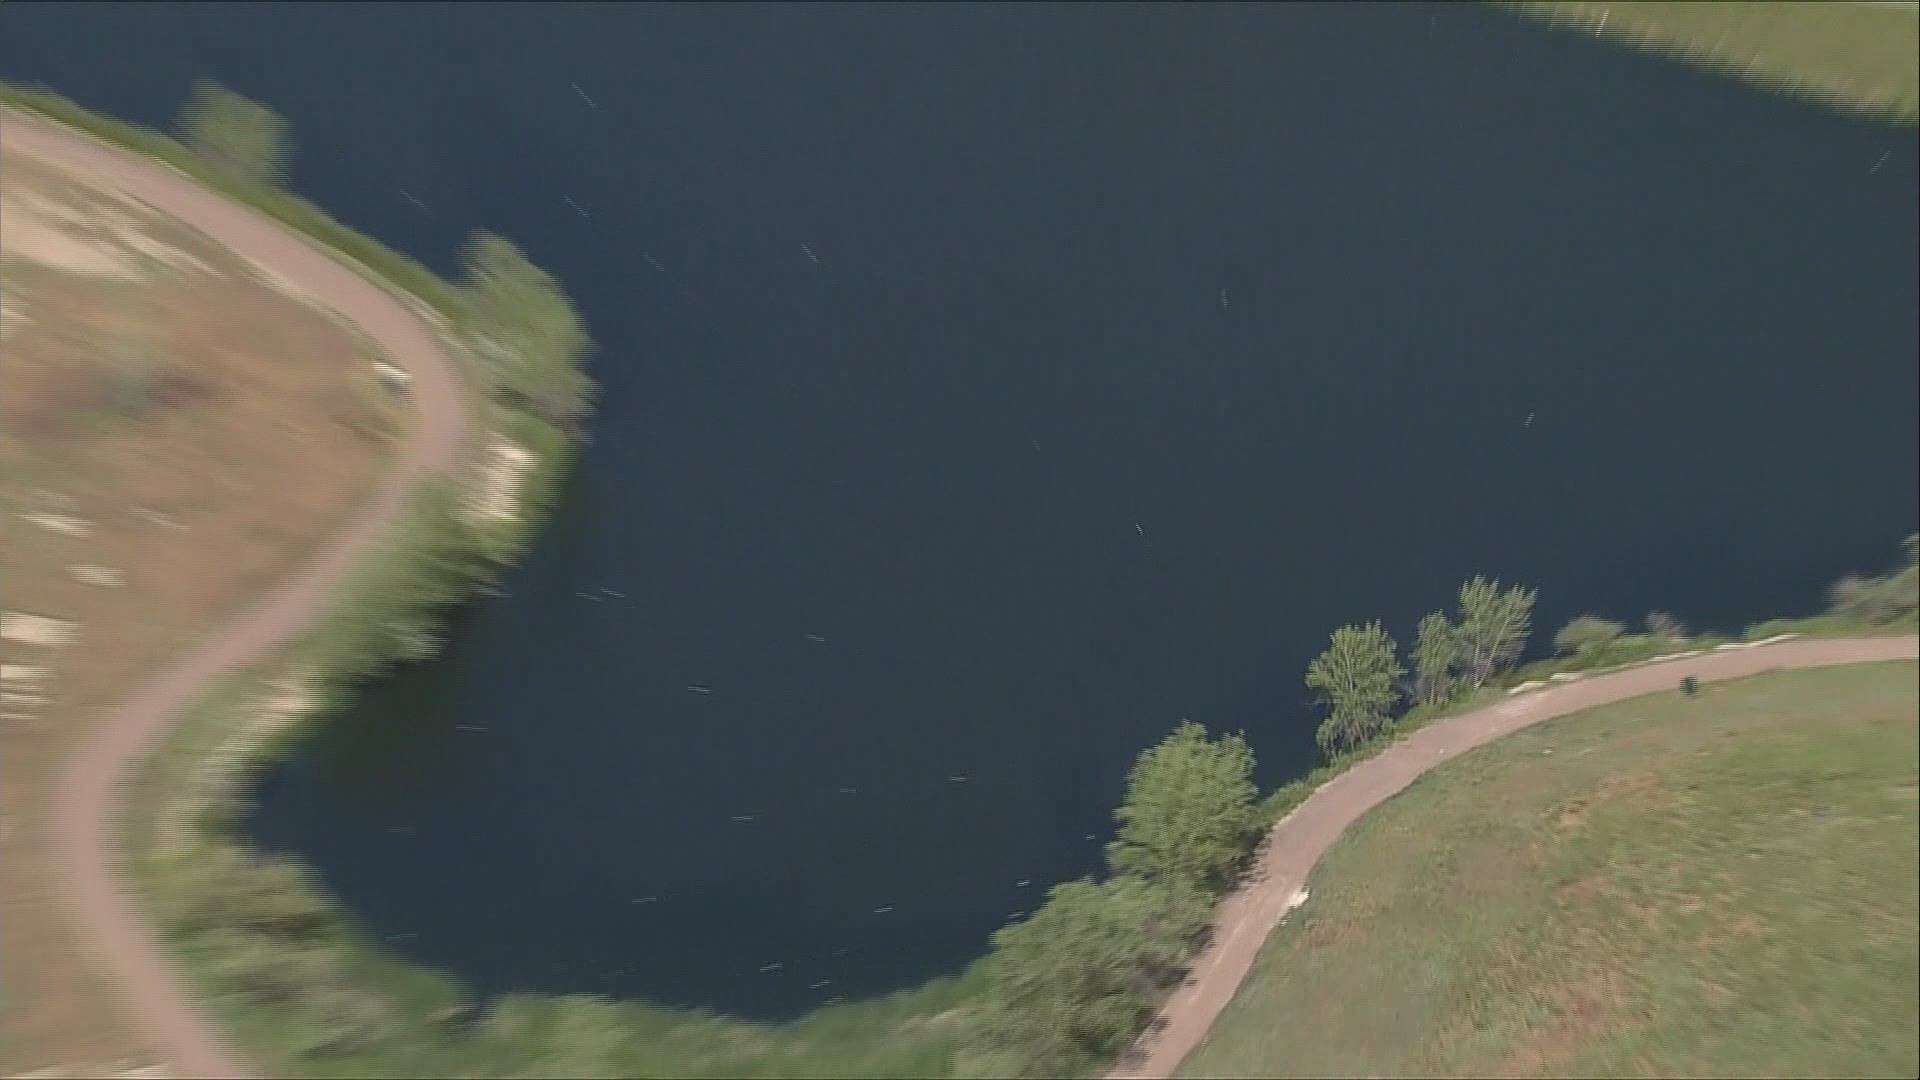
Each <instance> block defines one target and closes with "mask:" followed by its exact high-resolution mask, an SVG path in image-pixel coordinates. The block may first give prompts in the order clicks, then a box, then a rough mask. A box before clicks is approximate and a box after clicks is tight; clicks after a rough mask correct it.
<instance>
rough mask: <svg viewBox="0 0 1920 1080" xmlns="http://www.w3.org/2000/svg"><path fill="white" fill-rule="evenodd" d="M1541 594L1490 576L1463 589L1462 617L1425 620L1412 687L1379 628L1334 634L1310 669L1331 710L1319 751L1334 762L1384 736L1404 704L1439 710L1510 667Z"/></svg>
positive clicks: (1310, 681)
mask: <svg viewBox="0 0 1920 1080" xmlns="http://www.w3.org/2000/svg"><path fill="white" fill-rule="evenodd" d="M1535 595H1536V590H1533V589H1523V588H1520V587H1518V586H1515V587H1513V588H1510V589H1504V590H1503V589H1502V588H1501V587H1500V583H1499V582H1498V581H1489V580H1487V579H1486V578H1484V577H1475V578H1474V579H1473V580H1471V581H1468V582H1467V583H1466V584H1464V585H1462V586H1460V596H1459V612H1458V614H1457V615H1456V617H1454V618H1451V619H1450V618H1448V617H1447V616H1446V615H1445V614H1443V613H1441V612H1438V611H1436V612H1433V613H1431V614H1429V615H1427V616H1426V617H1425V618H1423V619H1421V620H1420V626H1419V629H1418V630H1417V631H1416V636H1415V639H1414V644H1413V655H1412V661H1413V672H1412V679H1411V681H1410V682H1409V681H1408V678H1407V675H1408V673H1407V670H1406V668H1404V667H1403V666H1401V663H1400V656H1399V647H1398V646H1397V645H1396V644H1395V642H1394V640H1393V638H1392V636H1391V635H1389V634H1388V633H1387V632H1386V630H1385V629H1383V628H1382V627H1381V625H1380V623H1379V622H1377V621H1375V622H1370V623H1367V624H1366V625H1364V626H1343V627H1341V628H1340V629H1338V630H1335V631H1334V632H1333V638H1332V641H1331V642H1330V643H1329V644H1328V646H1327V648H1326V651H1324V652H1322V653H1321V654H1320V655H1319V656H1316V657H1314V659H1313V661H1312V662H1311V663H1309V664H1308V665H1307V687H1308V689H1310V690H1312V691H1314V693H1315V695H1316V696H1317V697H1318V698H1319V700H1320V701H1322V702H1323V703H1324V704H1325V705H1326V706H1327V717H1326V719H1325V720H1324V721H1322V722H1321V724H1320V727H1319V729H1318V730H1317V731H1316V732H1315V733H1314V739H1315V741H1316V742H1318V743H1319V745H1320V749H1321V751H1322V752H1323V753H1325V754H1326V755H1327V756H1329V757H1333V756H1336V755H1338V754H1342V753H1345V752H1347V751H1349V750H1352V749H1354V748H1355V747H1357V746H1361V745H1363V744H1365V743H1368V742H1371V741H1372V740H1374V739H1377V738H1379V737H1380V736H1381V735H1383V734H1385V733H1386V731H1387V729H1388V727H1390V726H1391V725H1392V723H1393V711H1394V709H1395V708H1396V707H1397V706H1398V705H1399V704H1400V703H1401V702H1402V701H1403V700H1406V699H1411V700H1412V701H1413V703H1415V704H1417V705H1435V704H1438V703H1440V702H1443V701H1446V700H1448V699H1450V698H1451V697H1453V696H1454V695H1456V694H1459V693H1461V692H1464V691H1472V690H1477V689H1479V688H1480V687H1482V686H1485V685H1486V684H1487V682H1488V681H1490V680H1491V679H1493V678H1495V677H1496V676H1498V675H1499V674H1501V673H1502V672H1504V671H1506V670H1507V669H1508V668H1511V667H1512V666H1513V665H1514V663H1515V662H1516V661H1517V660H1519V658H1520V653H1521V652H1522V650H1524V649H1525V648H1526V645H1527V637H1528V635H1529V634H1530V633H1531V632H1532V628H1533V603H1534V598H1535Z"/></svg>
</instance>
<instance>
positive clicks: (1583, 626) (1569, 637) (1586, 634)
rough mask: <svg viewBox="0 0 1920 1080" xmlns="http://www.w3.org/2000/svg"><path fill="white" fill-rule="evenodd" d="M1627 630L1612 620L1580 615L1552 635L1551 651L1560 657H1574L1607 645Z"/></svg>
mask: <svg viewBox="0 0 1920 1080" xmlns="http://www.w3.org/2000/svg"><path fill="white" fill-rule="evenodd" d="M1626 632H1627V628H1626V627H1624V626H1622V625H1620V624H1619V623H1617V622H1614V621H1613V620H1612V619H1602V618H1600V617H1599V616H1598V615H1582V616H1580V617H1578V618H1576V619H1573V620H1570V621H1569V622H1568V623H1567V625H1565V626H1563V627H1561V628H1560V632H1559V633H1557V634H1555V635H1553V651H1554V652H1555V653H1557V654H1558V655H1561V656H1576V655H1578V654H1580V653H1583V652H1586V651H1587V650H1589V649H1597V648H1600V647H1601V646H1603V645H1606V644H1608V643H1609V642H1611V641H1613V640H1614V639H1615V638H1617V637H1619V636H1620V635H1621V634H1624V633H1626Z"/></svg>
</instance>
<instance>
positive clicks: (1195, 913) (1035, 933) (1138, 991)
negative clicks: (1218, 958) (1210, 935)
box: [965, 875, 1213, 1076]
mask: <svg viewBox="0 0 1920 1080" xmlns="http://www.w3.org/2000/svg"><path fill="white" fill-rule="evenodd" d="M1212 913H1213V907H1212V902H1211V900H1210V898H1209V897H1208V896H1207V894H1206V893H1204V892H1202V891H1200V890H1198V889H1194V888H1192V887H1189V886H1186V885H1183V884H1177V883H1173V882H1168V881H1148V880H1145V879H1143V878H1138V877H1134V876H1131V875H1124V876H1121V877H1117V878H1113V879H1111V880H1109V881H1106V882H1103V883H1101V884H1098V885H1096V884H1094V883H1092V882H1090V881H1086V880H1081V881H1071V882H1068V883H1066V884H1064V885H1060V886H1057V887H1055V888H1054V889H1053V890H1052V891H1051V892H1050V893H1048V895H1047V901H1046V903H1045V904H1044V905H1042V906H1041V908H1040V910H1039V911H1036V912H1035V913H1034V915H1033V917H1032V918H1030V919H1028V920H1027V921H1025V922H1020V923H1015V924H1013V925H1011V926H1008V927H1006V928H1005V929H1003V930H1001V931H1000V932H999V933H997V934H995V935H994V937H993V945H994V947H993V953H992V955H991V956H989V957H988V959H987V972H988V977H989V979H990V980H991V988H992V989H991V991H990V998H989V1004H988V1005H987V1007H986V1008H985V1009H984V1010H983V1012H982V1014H981V1016H980V1017H979V1019H978V1021H977V1023H978V1031H977V1038H976V1039H975V1040H974V1043H975V1051H976V1052H977V1053H978V1054H979V1055H980V1056H979V1057H978V1058H976V1059H975V1060H973V1061H972V1062H971V1063H970V1065H968V1066H966V1067H965V1068H966V1071H969V1072H972V1071H976V1070H978V1071H982V1072H990V1073H993V1074H996V1075H1009V1076H1065V1075H1069V1074H1075V1073H1079V1072H1083V1071H1085V1070H1086V1069H1087V1068H1088V1067H1089V1066H1091V1065H1094V1064H1096V1063H1100V1062H1104V1061H1106V1060H1107V1059H1109V1058H1110V1057H1111V1056H1112V1055H1114V1054H1116V1053H1118V1052H1119V1051H1120V1050H1122V1049H1124V1048H1125V1046H1126V1044H1127V1043H1128V1042H1129V1041H1130V1040H1132V1039H1133V1037H1134V1036H1135V1035H1136V1034H1137V1033H1138V1032H1139V1030H1140V1028H1141V1026H1142V1025H1143V1024H1144V1023H1145V1022H1146V1020H1147V1018H1148V1017H1149V1016H1151V1015H1152V1012H1153V1010H1154V1008H1155V1007H1156V1005H1157V1004H1158V1003H1159V1000H1160V997H1161V995H1162V994H1163V993H1164V992H1165V991H1166V990H1167V988H1168V987H1171V986H1173V985H1174V984H1175V983H1177V982H1178V981H1179V979H1180V977H1181V975H1182V974H1183V973H1184V971H1185V964H1186V962H1187V960H1188V958H1189V957H1191V956H1192V954H1193V951H1194V949H1195V948H1196V947H1197V946H1198V945H1199V943H1200V941H1201V939H1202V936H1203V935H1204V933H1205V931H1206V927H1207V923H1208V920H1209V919H1210V918H1211V916H1212Z"/></svg>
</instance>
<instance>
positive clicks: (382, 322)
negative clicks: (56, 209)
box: [0, 110, 470, 1077]
mask: <svg viewBox="0 0 1920 1080" xmlns="http://www.w3.org/2000/svg"><path fill="white" fill-rule="evenodd" d="M0 139H4V141H5V144H6V146H7V148H8V149H9V150H17V151H21V152H23V153H27V154H30V155H32V156H34V157H36V158H40V159H43V160H45V161H47V162H50V163H52V164H54V165H57V166H59V167H61V168H63V169H66V170H68V171H70V172H72V173H75V174H76V175H79V176H81V177H84V178H86V179H87V180H89V181H91V182H93V183H97V184H100V185H101V186H103V187H107V188H110V189H113V190H116V191H119V192H121V193H124V194H126V195H130V196H132V197H134V198H137V199H139V200H141V201H143V202H145V203H147V204H149V205H151V206H153V207H154V208H156V209H158V210H161V211H163V212H165V213H168V214H171V215H173V216H174V217H176V218H179V219H180V220H181V221H184V222H186V223H187V224H189V225H192V226H193V227H194V228H197V229H199V230H200V231H202V232H204V233H206V234H207V235H208V236H210V237H212V238H213V239H214V240H215V241H217V242H219V243H221V244H224V245H225V246H226V247H228V248H229V249H231V250H232V251H234V252H235V253H236V254H239V255H241V256H242V257H244V258H247V259H250V260H252V261H253V262H255V263H258V264H259V265H261V266H262V267H265V268H267V269H268V270H270V271H271V272H272V273H273V274H274V275H275V276H277V277H278V278H280V279H282V282H283V283H284V284H285V285H286V286H290V287H292V288H294V289H297V290H298V291H299V292H301V293H303V294H305V295H306V296H307V297H309V298H311V299H315V300H318V301H320V302H322V303H324V304H327V305H330V306H331V307H333V308H334V309H335V310H336V311H338V312H339V313H341V314H342V315H344V316H346V317H347V318H349V319H351V320H352V321H353V322H355V323H357V324H358V325H359V326H360V328H361V329H362V330H364V331H365V332H366V333H367V334H368V335H369V336H370V337H372V338H373V339H374V340H375V341H377V342H379V343H380V345H381V346H382V347H383V348H384V349H385V350H386V351H387V354H388V356H389V358H390V359H391V360H392V361H393V362H394V363H395V364H397V365H399V366H400V367H402V368H403V369H405V370H406V371H408V372H409V373H411V374H412V376H413V383H412V397H413V401H414V404H415V410H414V412H413V414H412V417H411V420H412V423H411V428H410V430H409V431H408V432H407V436H406V441H405V444H404V446H403V447H402V449H401V451H400V455H399V460H398V463H397V464H396V466H395V467H394V469H393V471H392V473H391V474H390V475H389V476H388V477H387V478H386V479H385V480H384V481H383V482H382V483H381V485H380V487H379V488H378V489H377V491H376V492H375V494H374V496H373V497H372V499H371V500H370V501H369V502H368V503H367V504H366V505H365V506H364V507H362V508H361V509H360V511H359V512H358V513H356V514H355V516H354V517H353V519H352V520H351V521H350V522H349V523H348V524H347V525H346V527H345V528H344V529H342V530H341V531H340V532H339V533H338V534H337V535H335V536H334V537H333V538H332V539H331V540H329V541H328V542H327V544H326V546H325V547H324V548H323V549H322V550H320V551H319V552H317V553H316V554H315V555H313V556H312V557H311V558H310V559H309V561H308V562H307V563H306V564H305V565H304V566H302V567H301V568H300V569H299V570H298V571H297V572H296V573H295V574H294V575H293V577H292V578H290V579H289V580H287V581H285V582H283V583H282V584H280V585H279V586H277V587H276V588H275V589H274V590H272V591H271V592H269V593H268V594H267V595H266V596H265V597H263V598H261V599H260V600H259V601H258V602H257V603H256V604H255V606H254V607H252V608H251V609H250V610H248V611H246V612H244V613H243V614H241V615H240V616H239V617H238V618H236V619H234V620H233V621H232V622H230V623H229V624H227V625H226V626H225V627H223V628H221V629H218V630H215V631H214V632H212V633H211V634H209V635H208V636H207V637H205V638H204V639H203V640H201V641H200V642H199V643H197V644H195V645H193V646H191V647H190V648H189V650H188V651H187V653H186V655H185V656H183V657H181V658H180V659H177V660H175V661H174V662H172V663H171V664H169V665H168V666H167V667H166V668H165V669H163V670H162V671H161V672H159V674H157V675H156V676H154V677H153V678H152V679H151V680H150V681H148V682H147V683H146V685H144V686H142V687H140V688H139V690H137V691H136V692H135V693H134V695H133V696H132V697H131V698H130V699H128V700H127V701H126V702H125V703H124V704H122V705H120V706H119V707H118V708H115V709H113V710H111V711H110V712H109V713H108V714H107V715H106V716H105V717H104V718H102V720H101V722H100V723H99V724H98V726H97V727H96V728H95V729H94V730H93V731H91V732H90V733H89V734H88V736H87V738H86V740H85V742H84V743H83V744H82V745H81V746H80V747H79V748H78V750H77V752H76V753H75V755H74V757H73V758H72V759H71V760H70V761H69V762H68V765H67V769H66V772H65V773H64V775H63V776H62V777H61V782H60V785H59V788H58V792H57V794H56V796H55V799H56V804H55V807H54V814H53V820H54V823H55V824H54V836H53V847H54V851H55V853H56V866H57V869H58V872H59V876H60V882H59V884H60V886H61V887H62V888H63V889H64V890H65V891H66V893H67V897H66V899H67V907H68V909H69V910H70V911H71V913H72V916H73V920H74V923H73V925H74V932H75V934H76V935H77V937H78V938H79V944H80V947H81V949H82V951H83V953H84V954H86V955H88V957H89V958H90V959H92V960H93V961H95V962H96V963H97V964H98V965H99V966H100V968H101V970H102V971H103V972H104V973H105V974H106V975H108V976H109V977H110V982H111V984H112V985H113V986H114V987H115V989H116V990H117V991H118V992H119V993H118V1000H119V1004H120V1005H122V1006H123V1008H124V1010H125V1015H126V1017H127V1019H128V1021H129V1023H130V1024H131V1025H132V1026H133V1027H134V1028H135V1029H136V1030H137V1031H138V1032H139V1033H140V1034H141V1035H142V1036H144V1037H145V1038H146V1039H147V1040H148V1041H150V1042H151V1043H152V1044H153V1048H154V1050H155V1051H156V1052H158V1053H159V1054H160V1055H161V1056H162V1057H164V1058H165V1059H166V1062H167V1064H168V1065H169V1066H170V1067H171V1068H172V1070H173V1073H174V1075H176V1076H194V1077H240V1076H246V1075H248V1074H249V1070H248V1069H247V1068H246V1066H245V1065H244V1064H243V1063H242V1062H241V1061H240V1060H239V1059H238V1058H237V1057H236V1056H235V1055H234V1054H233V1053H232V1052H231V1051H230V1050H229V1049H228V1047H227V1046H226V1045H225V1043H224V1040H223V1038H222V1036H221V1035H220V1034H219V1033H218V1032H217V1031H216V1030H215V1029H214V1027H213V1026H212V1025H211V1024H209V1022H208V1021H207V1020H206V1019H205V1018H204V1017H203V1016H202V1015H201V1013H200V1012H199V1010H197V1009H196V1008H195V1007H194V1005H193V1004H192V1003H191V999H190V995H189V992H188V990H187V988H186V987H185V985H184V983H183V982H182V980H181V979H180V978H179V977H178V976H177V974H176V973H175V971H174V968H173V965H172V964H171V963H170V962H169V960H168V959H167V957H166V955H165V954H164V953H163V952H162V950H161V948H160V944H159V941H158V939H157V937H156V936H155V934H154V932H153V929H152V928H151V927H150V926H148V925H147V923H146V921H145V919H144V918H143V917H142V914H141V910H140V906H139V903H138V902H137V900H136V898H135V896H134V893H133V890H132V889H131V887H130V886H129V884H128V883H127V881H126V880H125V878H124V877H123V876H122V874H121V873H120V870H119V868H118V867H117V865H116V864H117V862H118V861H119V860H118V857H117V856H116V854H115V848H116V846H117V837H116V836H115V832H114V828H113V823H114V822H115V821H116V820H117V818H118V815H119V812H120V806H119V795H120V789H121V787H122V785H124V784H125V783H127V781H128V780H129V778H130V774H131V771H132V768H133V766H134V765H135V763H137V762H138V761H139V760H140V759H141V758H142V757H143V756H144V755H145V754H147V753H148V752H149V751H150V750H152V749H153V747H154V746H155V745H156V743H157V742H158V741H159V740H160V738H161V737H162V736H163V735H164V734H165V733H166V731H167V729H168V727H169V726H170V725H172V724H173V723H174V722H175V721H176V720H177V719H178V718H179V717H180V715H181V712H182V710H183V709H184V708H185V707H186V706H188V705H190V704H192V703H193V702H194V701H195V700H196V699H197V698H198V697H199V696H200V695H201V694H202V693H204V692H205V691H206V690H208V689H209V688H210V686H211V684H212V683H213V682H214V681H215V680H217V679H219V678H220V677H221V676H223V675H227V674H229V673H231V672H234V671H236V670H238V669H239V668H241V667H243V666H244V665H246V664H248V663H250V662H252V661H254V660H257V659H260V658H261V657H263V656H265V655H266V654H267V653H268V652H269V651H270V650H272V649H273V648H274V647H276V646H278V645H280V644H282V643H284V642H286V641H287V640H289V639H290V638H292V637H294V636H295V635H296V634H298V633H299V632H300V631H302V630H304V629H306V628H307V627H309V626H311V625H312V624H313V623H314V622H315V620H316V619H317V618H318V616H319V615H320V614H321V613H322V611H324V610H325V608H326V606H327V604H328V601H329V600H330V599H331V597H332V595H333V592H334V589H335V587H336V586H337V585H338V584H339V583H340V582H341V580H342V579H343V578H344V577H345V576H346V575H347V573H348V572H349V571H350V570H351V569H352V568H353V567H354V566H355V565H356V564H358V563H359V562H360V561H361V559H362V558H363V557H364V556H366V555H367V554H368V553H369V552H370V551H371V550H372V549H373V548H374V547H375V546H376V545H377V544H379V543H380V541H381V540H382V539H383V538H384V537H385V536H386V535H387V533H388V532H389V531H390V530H391V528H392V526H393V525H394V523H395V521H396V519H397V518H398V517H399V516H400V514H401V512H402V511H403V510H404V509H405V506H406V502H407V497H408V496H409V495H410V494H411V493H412V492H413V491H414V489H415V488H416V487H417V486H418V485H419V484H420V482H421V481H422V480H424V479H426V478H428V477H429V476H431V475H433V474H434V473H437V472H440V471H443V470H445V469H446V468H447V467H448V466H450V465H451V464H452V463H453V461H454V459H455V456H456V454H457V453H458V451H459V448H460V445H461V442H462V440H463V439H464V438H465V436H466V433H467V429H468V425H469V423H470V417H469V415H468V408H467V406H468V402H467V399H466V390H465V388H464V386H463V384H462V383H461V382H460V381H459V379H458V377H457V376H456V374H455V371H454V366H453V362H452V361H451V360H450V359H449V357H448V356H447V355H446V353H445V352H444V351H443V350H442V349H441V347H440V344H439V340H438V338H437V337H436V335H435V332H434V330H433V329H432V328H431V327H430V326H429V325H427V323H426V322H424V321H423V320H422V318H421V317H420V316H419V315H417V314H415V313H413V312H412V311H409V310H408V308H407V307H406V306H405V305H404V304H403V303H402V302H400V301H399V300H398V299H396V298H395V297H394V296H392V295H391V294H389V293H387V292H386V291H384V290H383V289H381V288H380V287H379V286H377V285H374V284H373V283H372V282H370V281H368V280H367V279H365V278H363V277H361V276H360V275H358V274H357V273H355V272H354V271H352V270H350V269H348V268H347V267H346V266H344V265H343V264H341V263H339V262H336V261H335V260H334V259H333V258H332V257H330V256H328V255H326V254H325V253H323V252H322V251H320V250H319V249H317V248H315V247H313V246H312V245H311V244H310V243H309V242H308V241H306V240H305V239H303V238H301V237H300V236H298V235H297V234H295V233H293V232H292V231H290V230H288V229H287V228H285V227H284V226H282V225H280V224H279V223H278V222H275V221H273V220H271V219H269V218H267V217H265V216H264V215H261V214H259V213H257V212H255V211H254V210H252V209H250V208H248V207H245V206H242V205H240V204H238V203H235V202H232V201H230V200H228V199H226V198H225V197H223V196H221V195H218V194H215V193H214V192H212V191H210V190H208V189H207V188H204V187H202V186H201V185H200V184H199V183H198V182H196V181H194V180H193V179H191V178H189V177H188V176H186V175H185V174H183V173H180V172H177V171H175V170H173V169H171V168H169V167H167V166H165V165H162V164H159V163H157V162H154V161H152V160H149V159H147V158H143V157H139V156H137V155H134V154H131V153H128V152H125V151H122V150H119V149H117V148H114V147H111V146H108V145H106V144H104V143H101V142H98V141H96V140H94V139H92V138H89V137H87V136H84V135H81V134H79V133H77V132H74V131H71V130H69V129H65V128H62V127H60V126H58V125H54V124H51V123H46V122H43V121H41V120H39V119H37V118H29V117H23V116H21V115H19V114H16V113H14V112H12V111H9V110H0Z"/></svg>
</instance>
